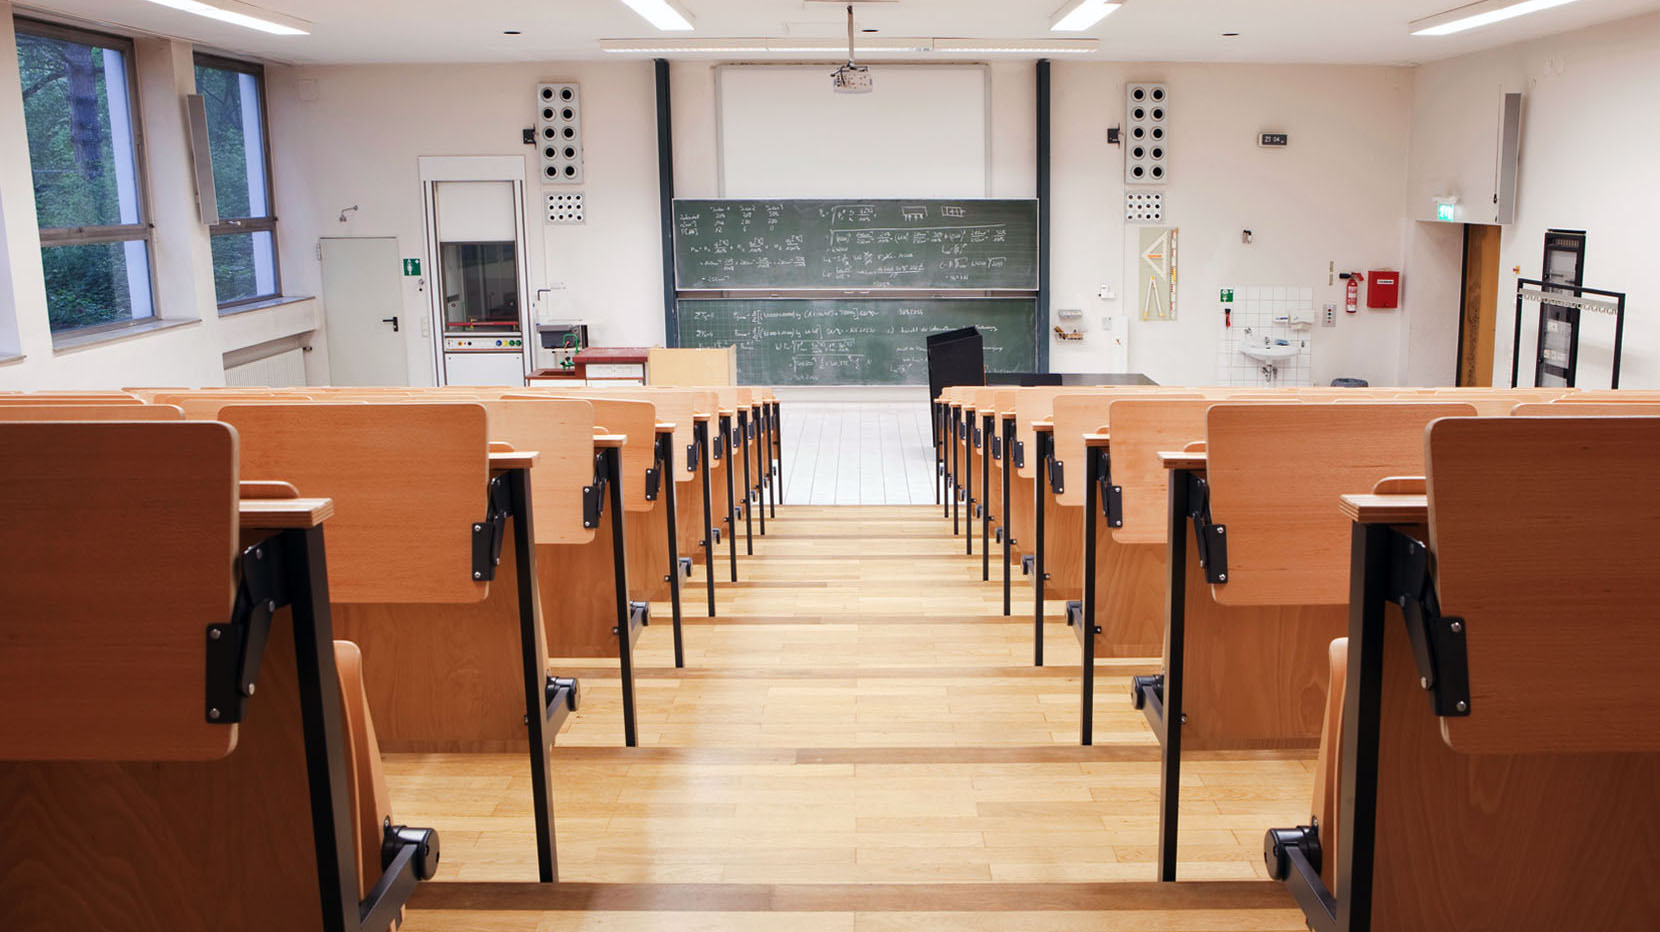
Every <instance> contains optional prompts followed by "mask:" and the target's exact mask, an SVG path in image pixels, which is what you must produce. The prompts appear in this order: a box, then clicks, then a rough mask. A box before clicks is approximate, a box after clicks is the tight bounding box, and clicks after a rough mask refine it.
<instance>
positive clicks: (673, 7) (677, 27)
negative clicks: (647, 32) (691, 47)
mask: <svg viewBox="0 0 1660 932" xmlns="http://www.w3.org/2000/svg"><path fill="white" fill-rule="evenodd" d="M622 2H623V3H625V4H627V5H628V8H629V9H631V10H633V11H634V12H636V13H638V14H640V15H641V16H643V17H645V21H646V22H648V23H650V24H652V25H653V26H656V27H657V28H658V29H661V30H663V31H664V32H686V31H688V30H690V29H691V28H692V14H690V13H688V12H686V8H685V7H683V6H681V5H680V4H678V3H675V2H674V0H622Z"/></svg>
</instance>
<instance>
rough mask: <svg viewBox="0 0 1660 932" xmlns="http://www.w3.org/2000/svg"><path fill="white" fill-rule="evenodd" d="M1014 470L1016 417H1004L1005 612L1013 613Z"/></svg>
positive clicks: (1006, 613) (1007, 613)
mask: <svg viewBox="0 0 1660 932" xmlns="http://www.w3.org/2000/svg"><path fill="white" fill-rule="evenodd" d="M1013 471H1014V418H1004V419H1003V614H1005V615H1013V614H1014V606H1013V604H1012V602H1011V601H1010V595H1011V593H1010V588H1011V586H1012V584H1013V580H1012V579H1011V578H1010V571H1009V561H1010V560H1012V559H1013V548H1014V538H1013V537H1012V536H1011V535H1013V533H1014V526H1013V525H1011V524H1010V523H1009V482H1010V478H1009V474H1010V473H1011V472H1013Z"/></svg>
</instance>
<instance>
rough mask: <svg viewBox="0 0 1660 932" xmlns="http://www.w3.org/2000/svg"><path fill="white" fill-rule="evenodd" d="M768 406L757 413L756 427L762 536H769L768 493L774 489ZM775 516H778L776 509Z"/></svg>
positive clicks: (757, 496) (763, 406)
mask: <svg viewBox="0 0 1660 932" xmlns="http://www.w3.org/2000/svg"><path fill="white" fill-rule="evenodd" d="M766 412H767V406H766V405H762V406H761V407H760V408H759V409H758V411H757V413H758V414H759V416H760V426H759V427H757V428H756V437H755V468H756V470H757V472H756V474H755V480H756V484H757V485H758V486H760V489H759V491H758V492H757V495H756V502H758V503H759V507H760V513H761V536H762V537H765V536H767V495H768V493H770V492H771V491H772V436H771V435H770V434H769V433H768V431H767V420H768V419H767V413H766ZM773 517H775V518H776V517H778V513H777V512H776V511H774V512H773Z"/></svg>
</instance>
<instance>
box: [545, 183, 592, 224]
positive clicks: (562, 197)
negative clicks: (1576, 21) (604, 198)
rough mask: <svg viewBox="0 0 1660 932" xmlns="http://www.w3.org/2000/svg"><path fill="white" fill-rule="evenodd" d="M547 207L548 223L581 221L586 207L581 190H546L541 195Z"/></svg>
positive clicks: (585, 217)
mask: <svg viewBox="0 0 1660 932" xmlns="http://www.w3.org/2000/svg"><path fill="white" fill-rule="evenodd" d="M543 198H544V200H545V201H546V204H547V209H548V223H550V224H557V223H583V222H585V221H586V219H587V208H586V207H585V206H584V205H583V203H582V192H581V191H571V192H568V193H567V192H564V191H548V192H546V193H545V194H544V195H543Z"/></svg>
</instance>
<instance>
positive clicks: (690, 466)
mask: <svg viewBox="0 0 1660 932" xmlns="http://www.w3.org/2000/svg"><path fill="white" fill-rule="evenodd" d="M697 463H698V459H697V444H695V443H688V444H686V471H687V472H697Z"/></svg>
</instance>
